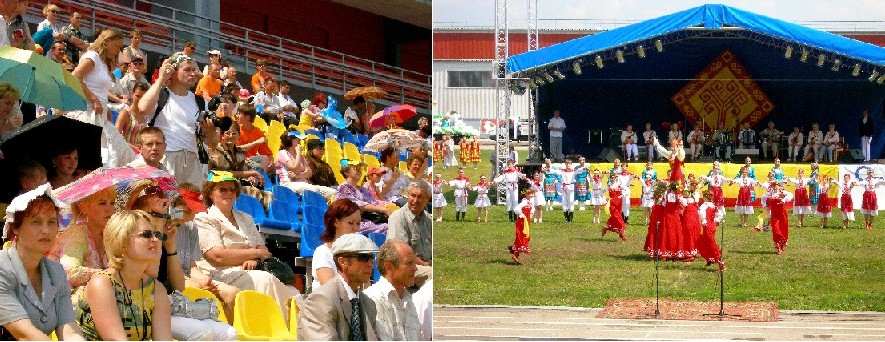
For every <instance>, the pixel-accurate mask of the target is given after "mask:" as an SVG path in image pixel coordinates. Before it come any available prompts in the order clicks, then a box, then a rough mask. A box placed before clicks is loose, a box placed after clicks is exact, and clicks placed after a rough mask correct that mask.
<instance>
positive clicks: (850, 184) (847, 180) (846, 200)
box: [839, 173, 858, 229]
mask: <svg viewBox="0 0 885 342" xmlns="http://www.w3.org/2000/svg"><path fill="white" fill-rule="evenodd" d="M855 186H858V184H857V182H855V181H853V180H851V174H848V173H846V174H845V175H844V176H843V177H842V183H841V184H839V191H841V192H842V196H840V197H839V209H840V211H841V212H842V229H848V221H851V222H854V201H852V200H851V188H854V187H855Z"/></svg>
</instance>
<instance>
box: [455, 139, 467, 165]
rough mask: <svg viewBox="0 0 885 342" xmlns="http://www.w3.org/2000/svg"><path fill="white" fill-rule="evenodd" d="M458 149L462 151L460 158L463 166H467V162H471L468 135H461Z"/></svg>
mask: <svg viewBox="0 0 885 342" xmlns="http://www.w3.org/2000/svg"><path fill="white" fill-rule="evenodd" d="M458 151H459V152H460V154H459V155H458V159H459V160H460V161H461V167H467V163H470V143H469V142H467V137H461V143H460V144H458Z"/></svg>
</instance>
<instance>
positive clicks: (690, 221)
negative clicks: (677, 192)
mask: <svg viewBox="0 0 885 342" xmlns="http://www.w3.org/2000/svg"><path fill="white" fill-rule="evenodd" d="M697 186H698V181H697V180H696V179H695V178H694V175H693V174H692V175H689V186H688V188H687V189H685V190H684V191H683V192H682V198H681V199H680V202H681V204H682V208H683V209H682V250H683V251H684V254H683V258H684V259H683V261H685V262H692V261H694V258H695V256H697V255H698V249H697V241H698V236H699V235H700V234H701V229H702V228H701V218H700V216H698V193H697Z"/></svg>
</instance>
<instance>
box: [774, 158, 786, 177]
mask: <svg viewBox="0 0 885 342" xmlns="http://www.w3.org/2000/svg"><path fill="white" fill-rule="evenodd" d="M771 173H772V174H773V175H774V181H775V182H778V183H784V182H786V181H787V175H786V174H784V168H783V167H781V159H780V158H778V157H774V166H773V167H771Z"/></svg>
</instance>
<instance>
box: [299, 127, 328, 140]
mask: <svg viewBox="0 0 885 342" xmlns="http://www.w3.org/2000/svg"><path fill="white" fill-rule="evenodd" d="M304 134H307V135H315V136H318V137H320V139H324V138H325V136H326V135H325V134H323V132H320V131H319V130H317V129H313V128H308V129H306V130H304Z"/></svg>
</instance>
